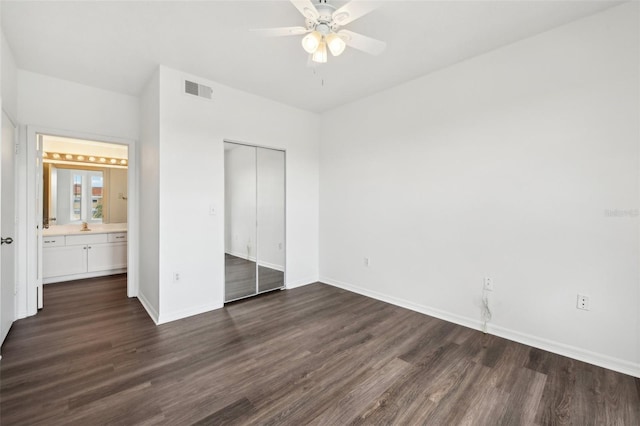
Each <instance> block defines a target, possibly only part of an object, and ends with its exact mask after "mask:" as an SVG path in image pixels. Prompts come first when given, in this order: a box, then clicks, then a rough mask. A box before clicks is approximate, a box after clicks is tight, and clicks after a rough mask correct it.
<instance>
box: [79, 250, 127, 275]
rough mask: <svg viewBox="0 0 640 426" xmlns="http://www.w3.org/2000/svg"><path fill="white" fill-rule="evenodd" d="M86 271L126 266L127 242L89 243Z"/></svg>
mask: <svg viewBox="0 0 640 426" xmlns="http://www.w3.org/2000/svg"><path fill="white" fill-rule="evenodd" d="M88 247H89V249H88V250H87V251H88V252H89V258H88V263H87V266H88V268H87V271H88V272H97V271H108V270H110V269H120V268H126V267H127V243H107V244H89V246H88Z"/></svg>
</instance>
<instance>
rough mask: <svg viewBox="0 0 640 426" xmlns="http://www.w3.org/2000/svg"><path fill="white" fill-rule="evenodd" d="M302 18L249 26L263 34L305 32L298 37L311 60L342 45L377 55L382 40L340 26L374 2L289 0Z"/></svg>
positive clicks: (322, 60) (335, 52)
mask: <svg viewBox="0 0 640 426" xmlns="http://www.w3.org/2000/svg"><path fill="white" fill-rule="evenodd" d="M290 1H291V3H292V4H293V5H294V6H295V7H296V9H298V11H299V12H300V13H301V14H302V16H304V18H305V26H304V27H302V26H298V27H281V28H263V29H256V30H251V31H254V32H256V33H258V34H260V35H263V36H267V37H279V36H295V35H302V34H306V35H305V36H304V37H303V38H302V47H303V49H304V50H305V51H307V52H308V53H309V54H310V55H311V60H312V61H313V62H318V63H325V62H327V48H328V50H329V51H330V52H331V54H332V55H333V56H339V55H341V54H342V52H344V49H345V47H346V46H350V47H353V48H354V49H358V50H361V51H363V52H366V53H369V54H371V55H379V54H380V53H382V51H383V50H384V49H385V47H386V45H387V44H386V43H385V42H383V41H380V40H376V39H373V38H371V37H367V36H364V35H362V34H358V33H354V32H353V31H349V30H345V29H341V27H342V26H344V25H347V24H349V23H351V22H353V21H355V20H356V19H358V18H360V17H361V16H363V15H366V14H367V13H369V12H371V11H372V10H374V9H375V8H377V7H378V5H376V4H373V3H368V2H361V1H358V0H352V1H351V2H349V3H347V4H345V5H344V6H342V7H341V8H339V9H336V8H335V7H334V6H332V5H330V4H329V3H327V0H317V4H316V5H315V6H314V5H313V3H312V2H311V0H290Z"/></svg>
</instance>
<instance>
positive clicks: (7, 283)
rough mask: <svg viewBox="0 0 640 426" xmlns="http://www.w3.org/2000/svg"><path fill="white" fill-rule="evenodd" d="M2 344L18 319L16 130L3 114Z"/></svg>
mask: <svg viewBox="0 0 640 426" xmlns="http://www.w3.org/2000/svg"><path fill="white" fill-rule="evenodd" d="M0 144H1V145H2V146H1V149H0V157H1V158H0V169H1V170H0V172H1V173H0V194H1V196H0V236H1V237H2V245H1V248H0V344H2V342H4V339H5V337H7V333H9V329H10V328H11V324H13V321H14V319H15V303H16V301H15V298H16V276H15V261H16V257H15V244H13V238H14V237H15V231H16V205H15V193H16V191H15V157H16V151H15V128H14V126H13V123H12V122H11V120H10V119H9V117H7V115H6V114H5V113H4V111H3V112H2V136H1V138H0Z"/></svg>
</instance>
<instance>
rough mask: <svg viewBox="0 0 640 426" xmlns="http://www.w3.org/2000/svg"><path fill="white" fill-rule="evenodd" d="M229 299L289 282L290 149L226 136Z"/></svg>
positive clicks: (226, 283)
mask: <svg viewBox="0 0 640 426" xmlns="http://www.w3.org/2000/svg"><path fill="white" fill-rule="evenodd" d="M224 155H225V301H226V302H229V301H232V300H237V299H241V298H244V297H248V296H252V295H255V294H259V293H263V292H266V291H271V290H275V289H279V288H282V287H284V284H285V280H284V276H285V153H284V151H279V150H273V149H267V148H261V147H255V146H250V145H243V144H238V143H231V142H225V144H224Z"/></svg>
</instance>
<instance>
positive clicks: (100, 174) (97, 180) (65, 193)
mask: <svg viewBox="0 0 640 426" xmlns="http://www.w3.org/2000/svg"><path fill="white" fill-rule="evenodd" d="M43 177H44V179H43V184H44V186H43V190H44V191H43V192H44V193H43V218H44V224H45V226H49V225H67V224H80V223H82V222H88V223H123V222H126V221H127V197H126V193H127V169H115V168H101V167H77V166H68V165H62V164H51V163H47V162H45V163H43Z"/></svg>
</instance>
